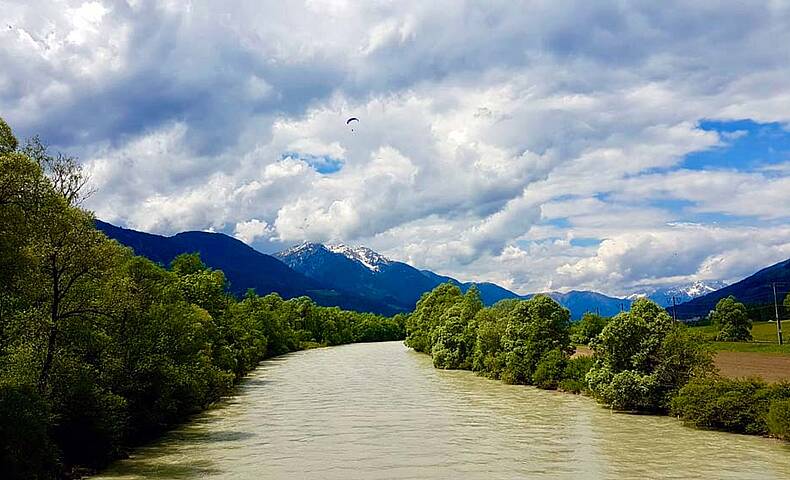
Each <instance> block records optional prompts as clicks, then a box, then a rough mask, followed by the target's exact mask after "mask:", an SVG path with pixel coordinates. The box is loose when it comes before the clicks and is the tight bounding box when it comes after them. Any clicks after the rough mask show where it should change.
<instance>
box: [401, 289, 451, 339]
mask: <svg viewBox="0 0 790 480" xmlns="http://www.w3.org/2000/svg"><path fill="white" fill-rule="evenodd" d="M462 297H463V296H462V295H461V289H460V288H458V287H457V286H456V285H453V284H451V283H445V284H442V285H439V286H438V287H436V288H434V289H433V290H432V291H430V292H427V293H424V294H423V295H422V297H421V298H420V300H419V301H418V302H417V306H416V307H415V308H414V312H412V314H411V315H409V319H408V321H407V322H406V341H405V343H406V346H408V347H411V348H413V349H415V350H417V351H418V352H424V353H430V352H431V350H432V348H433V336H434V335H433V333H434V332H433V331H434V329H435V328H437V327H438V326H439V325H441V323H442V322H441V317H442V315H444V312H445V311H446V310H447V309H448V308H450V307H451V306H452V305H455V304H456V303H459V302H460V301H461V298H462Z"/></svg>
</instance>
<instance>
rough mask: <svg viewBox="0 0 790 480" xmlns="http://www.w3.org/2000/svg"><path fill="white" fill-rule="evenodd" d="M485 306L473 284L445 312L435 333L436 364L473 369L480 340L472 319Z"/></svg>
mask: <svg viewBox="0 0 790 480" xmlns="http://www.w3.org/2000/svg"><path fill="white" fill-rule="evenodd" d="M482 308H483V302H482V301H481V300H480V293H479V292H478V290H477V289H476V288H475V287H472V288H470V289H469V291H467V292H466V294H465V295H464V296H463V297H462V299H461V300H460V301H459V302H458V303H456V304H454V305H453V306H451V307H450V308H448V309H447V310H445V312H444V313H443V314H442V315H441V317H440V318H439V322H440V323H439V325H438V326H436V327H435V328H434V329H433V333H432V342H431V343H432V344H433V346H432V347H431V355H432V356H433V364H434V366H435V367H437V368H449V369H458V368H460V369H467V370H468V369H470V368H471V365H472V355H473V351H474V346H475V340H476V332H475V328H474V324H471V322H472V320H473V319H474V317H475V315H477V313H478V312H479V311H480V310H481V309H482Z"/></svg>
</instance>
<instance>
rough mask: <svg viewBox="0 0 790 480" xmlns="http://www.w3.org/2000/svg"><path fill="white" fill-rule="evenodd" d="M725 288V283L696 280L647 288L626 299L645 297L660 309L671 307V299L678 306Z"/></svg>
mask: <svg viewBox="0 0 790 480" xmlns="http://www.w3.org/2000/svg"><path fill="white" fill-rule="evenodd" d="M726 286H727V284H726V283H724V282H721V281H718V280H713V281H703V280H697V281H696V282H692V283H688V284H685V285H676V286H673V287H664V288H647V289H645V290H644V291H643V292H642V293H635V294H633V295H629V296H628V297H627V298H628V299H629V300H636V299H637V298H640V297H647V298H649V299H650V300H653V301H654V302H656V303H657V304H659V305H661V306H662V307H671V306H672V297H674V299H675V304H680V303H683V302H688V301H689V300H692V299H694V298H697V297H701V296H703V295H707V294H708V293H711V292H715V291H716V290H719V289H721V288H724V287H726Z"/></svg>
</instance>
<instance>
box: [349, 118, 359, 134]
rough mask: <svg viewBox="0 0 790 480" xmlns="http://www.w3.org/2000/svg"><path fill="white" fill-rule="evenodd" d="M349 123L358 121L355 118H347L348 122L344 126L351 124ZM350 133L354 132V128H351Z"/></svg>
mask: <svg viewBox="0 0 790 480" xmlns="http://www.w3.org/2000/svg"><path fill="white" fill-rule="evenodd" d="M351 122H357V123H359V119H358V118H357V117H351V118H349V119H348V120H346V125H350V124H351ZM351 131H352V132H353V131H354V127H353V126H352V127H351Z"/></svg>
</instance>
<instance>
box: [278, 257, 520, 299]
mask: <svg viewBox="0 0 790 480" xmlns="http://www.w3.org/2000/svg"><path fill="white" fill-rule="evenodd" d="M274 256H275V257H276V258H279V259H280V260H281V261H282V262H283V263H285V264H286V265H288V266H289V267H291V268H292V269H294V270H296V271H297V272H300V273H302V274H304V275H306V276H308V277H310V278H312V279H314V280H316V281H319V282H321V283H323V284H325V285H330V286H332V287H333V288H337V289H342V290H348V291H353V292H359V293H360V294H362V295H365V296H372V297H374V298H381V299H384V300H385V301H387V302H389V303H391V304H393V305H398V306H400V307H402V308H403V309H404V310H407V311H411V310H412V309H414V306H415V305H416V304H417V300H419V299H420V296H422V294H423V293H425V292H428V291H430V290H433V289H434V288H435V287H436V286H438V285H440V284H442V283H445V282H452V283H454V284H456V285H458V286H459V287H461V289H462V291H466V290H468V289H469V288H470V287H471V286H472V285H473V284H472V283H462V282H459V281H458V280H456V279H454V278H451V277H446V276H443V275H438V274H436V273H434V272H431V271H428V270H422V271H421V270H417V269H416V268H414V267H412V266H411V265H408V264H406V263H403V262H397V261H394V260H390V259H388V258H386V257H385V256H383V255H381V254H379V253H376V252H374V251H373V250H371V249H369V248H366V247H350V246H348V245H344V244H337V245H323V244H320V243H307V242H305V243H302V244H300V245H296V246H294V247H291V248H289V249H287V250H283V251H282V252H279V253H276V254H274ZM475 285H477V287H478V289H479V290H480V294H481V298H482V300H483V302H484V303H485V304H486V305H491V304H493V303H496V302H497V301H499V300H501V299H502V298H517V297H518V295H517V294H515V293H513V292H511V291H510V290H507V289H505V288H502V287H500V286H498V285H494V284H492V283H479V284H475Z"/></svg>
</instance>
